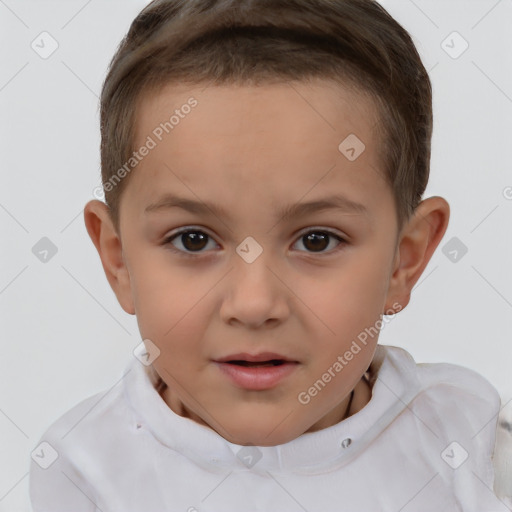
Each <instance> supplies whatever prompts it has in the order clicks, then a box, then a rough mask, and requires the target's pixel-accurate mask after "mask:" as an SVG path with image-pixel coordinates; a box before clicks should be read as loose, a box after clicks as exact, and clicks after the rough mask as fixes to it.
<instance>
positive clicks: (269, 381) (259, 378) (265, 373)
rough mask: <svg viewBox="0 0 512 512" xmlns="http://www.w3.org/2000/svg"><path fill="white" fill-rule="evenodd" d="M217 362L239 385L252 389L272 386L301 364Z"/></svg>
mask: <svg viewBox="0 0 512 512" xmlns="http://www.w3.org/2000/svg"><path fill="white" fill-rule="evenodd" d="M216 364H217V366H218V367H219V368H220V370H221V371H222V372H224V373H225V374H226V375H227V376H228V377H229V378H230V379H231V380H232V381H233V382H234V383H235V384H236V385H237V386H240V387H241V388H245V389H250V390H262V389H268V388H272V387H274V386H276V385H277V384H278V383H279V382H280V381H282V380H283V379H284V378H285V377H288V375H290V374H291V373H293V371H294V370H295V369H296V368H297V366H299V364H298V363H283V364H281V365H278V366H239V365H236V364H230V363H218V362H216Z"/></svg>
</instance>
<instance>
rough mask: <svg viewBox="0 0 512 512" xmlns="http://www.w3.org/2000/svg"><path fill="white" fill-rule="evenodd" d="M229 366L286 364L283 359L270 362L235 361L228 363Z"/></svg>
mask: <svg viewBox="0 0 512 512" xmlns="http://www.w3.org/2000/svg"><path fill="white" fill-rule="evenodd" d="M226 363H228V364H234V365H238V366H280V365H282V364H284V363H285V361H283V360H282V359H271V360H270V361H258V362H251V361H242V360H234V361H226Z"/></svg>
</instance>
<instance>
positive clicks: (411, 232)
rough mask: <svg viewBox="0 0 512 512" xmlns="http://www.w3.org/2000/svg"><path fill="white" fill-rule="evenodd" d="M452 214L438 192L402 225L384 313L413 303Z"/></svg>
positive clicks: (418, 207) (399, 309)
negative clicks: (415, 292)
mask: <svg viewBox="0 0 512 512" xmlns="http://www.w3.org/2000/svg"><path fill="white" fill-rule="evenodd" d="M449 218H450V206H449V205H448V203H447V202H446V200H445V199H443V198H442V197H437V196H435V197H429V198H428V199H425V200H423V201H422V202H421V203H420V204H419V205H418V206H417V208H416V210H415V212H414V214H413V216H412V217H411V218H410V219H409V221H408V222H407V223H406V224H405V226H404V227H403V228H402V232H401V233H400V236H399V241H398V244H397V249H396V254H395V260H394V263H393V269H392V275H391V278H390V282H389V286H388V295H387V298H386V305H385V312H384V314H390V311H394V312H396V313H398V312H399V311H401V310H402V309H404V308H405V307H406V306H407V304H409V300H410V298H411V290H412V288H413V286H414V285H415V283H416V282H417V281H418V279H419V278H420V276H421V274H422V273H423V271H424V270H425V267H426V266H427V264H428V262H429V261H430V258H431V257H432V254H433V253H434V251H435V250H436V248H437V246H438V245H439V242H441V240H442V238H443V236H444V233H445V231H446V228H447V227H448V221H449ZM397 304H399V306H397ZM386 312H387V313H386Z"/></svg>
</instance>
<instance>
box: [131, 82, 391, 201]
mask: <svg viewBox="0 0 512 512" xmlns="http://www.w3.org/2000/svg"><path fill="white" fill-rule="evenodd" d="M381 132H382V130H379V125H378V115H377V111H376V108H375V105H374V103H373V101H372V100H371V99H370V98H369V97H367V96H363V95H362V94H359V93H356V92H355V91H354V90H352V89H348V88H345V87H342V86H340V85H339V84H335V83H333V82H331V81H327V80H316V81H311V82H309V83H305V82H294V83H292V82H287V83H276V84H267V85H259V86H237V85H224V86H206V85H201V86H194V87H185V86H183V85H168V86H166V87H164V88H163V89H161V90H160V91H159V92H158V93H154V94H147V95H145V96H142V97H141V100H140V101H139V103H138V106H137V116H136V127H135V136H134V149H135V150H137V148H141V147H143V146H144V145H147V144H148V141H149V139H151V141H152V144H151V145H152V146H153V148H152V149H151V150H150V151H149V152H147V153H148V154H147V155H146V156H145V157H144V158H143V159H142V160H141V161H140V163H139V164H138V165H137V168H136V170H135V171H134V172H133V176H131V184H130V186H129V187H127V194H125V195H127V196H129V197H130V199H129V202H130V203H133V205H134V206H135V207H137V208H138V209H139V210H142V209H145V207H147V206H148V205H149V204H154V203H155V200H157V199H158V198H159V196H161V195H162V194H163V193H164V192H174V193H176V194H177V195H181V196H186V197H188V198H189V199H196V200H200V199H212V197H215V198H217V201H216V202H217V203H219V204H231V203H232V200H233V193H234V192H236V194H237V197H238V198H239V199H240V200H242V199H244V198H245V199H248V197H252V196H256V197H258V198H260V202H259V203H254V204H253V205H252V206H254V205H255V204H262V201H261V200H262V199H263V198H265V203H264V204H265V205H266V206H270V205H271V204H282V203H286V204H291V203H294V202H298V201H299V200H300V198H301V197H304V199H311V200H312V199H315V198H317V197H320V196H325V195H326V192H329V193H332V192H333V191H337V192H344V193H345V195H346V196H348V197H349V198H350V199H352V200H353V201H357V202H364V196H365V195H366V196H368V197H366V200H367V201H368V200H369V199H371V197H370V196H371V195H372V192H377V188H378V189H379V190H380V192H381V194H382V187H383V186H385V185H386V182H385V179H384V174H383V170H382V162H381V161H380V157H379V154H380V151H379V149H380V148H379V144H380V140H379V137H378V134H379V133H381ZM130 189H131V193H130V192H129V191H130ZM135 191H136V194H135V193H134V192H135ZM374 195H375V194H374ZM194 196H195V197H194Z"/></svg>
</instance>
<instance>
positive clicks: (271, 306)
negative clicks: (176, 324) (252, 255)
mask: <svg viewBox="0 0 512 512" xmlns="http://www.w3.org/2000/svg"><path fill="white" fill-rule="evenodd" d="M279 274H280V271H279V269H278V268H277V265H276V263H275V261H271V259H270V257H268V256H267V254H266V253H265V251H263V252H262V253H261V254H260V255H259V256H258V257H257V258H256V259H255V260H254V261H252V263H248V262H247V261H245V260H244V259H243V258H241V257H239V256H238V255H237V256H236V258H235V259H234V268H233V270H232V271H231V272H230V273H229V274H228V276H227V279H226V281H225V286H226V289H225V294H224V300H223V303H222V306H221V311H220V312H221V317H222V320H223V321H224V322H226V323H229V324H240V325H244V326H246V327H247V328H251V329H256V328H260V327H261V326H263V325H265V324H268V326H274V325H278V324H280V323H282V322H283V321H284V320H285V319H286V318H287V316H288V315H289V296H290V294H291V291H290V290H289V288H288V287H287V286H286V285H285V284H284V282H285V281H286V279H285V278H284V276H280V275H279Z"/></svg>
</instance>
